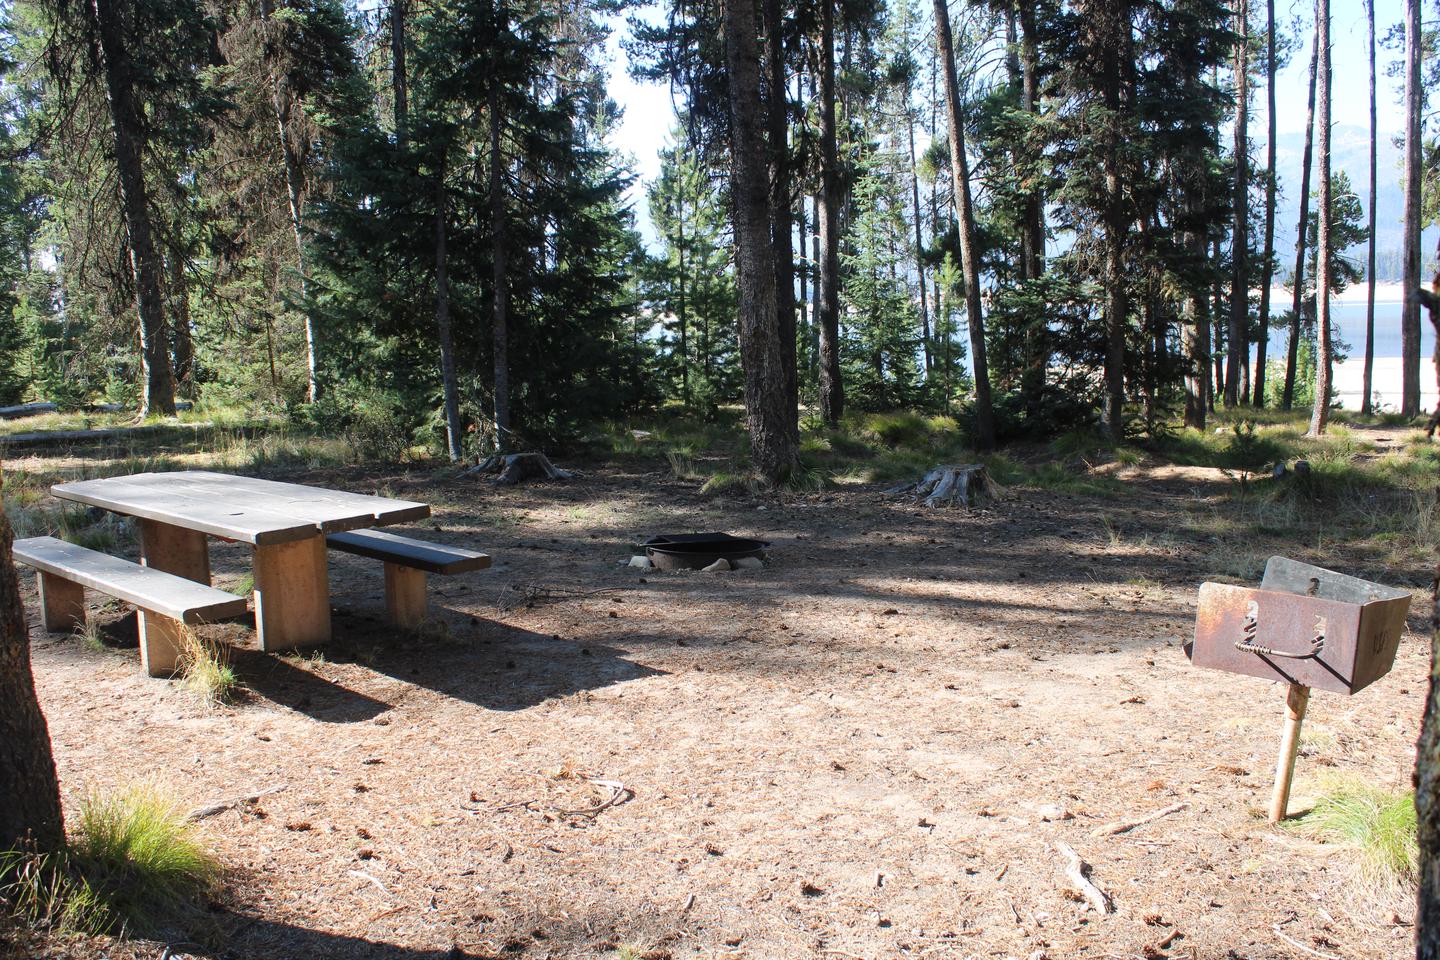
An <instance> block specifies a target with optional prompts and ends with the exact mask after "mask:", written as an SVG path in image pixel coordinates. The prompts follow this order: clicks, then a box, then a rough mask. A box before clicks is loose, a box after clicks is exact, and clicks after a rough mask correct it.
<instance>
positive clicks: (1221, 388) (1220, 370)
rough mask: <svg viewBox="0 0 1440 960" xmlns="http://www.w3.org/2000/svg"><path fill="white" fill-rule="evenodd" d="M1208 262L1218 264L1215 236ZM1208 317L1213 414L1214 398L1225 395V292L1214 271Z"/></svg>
mask: <svg viewBox="0 0 1440 960" xmlns="http://www.w3.org/2000/svg"><path fill="white" fill-rule="evenodd" d="M1210 262H1211V263H1219V262H1220V238H1219V237H1218V236H1217V237H1215V238H1214V239H1213V240H1211V241H1210ZM1210 317H1211V323H1212V326H1211V328H1210V360H1211V363H1212V365H1213V366H1214V367H1215V376H1214V378H1213V381H1212V378H1211V377H1210V372H1209V371H1208V370H1207V371H1206V373H1205V379H1206V389H1208V390H1209V391H1210V398H1209V404H1210V412H1211V413H1214V412H1215V398H1216V397H1221V396H1224V395H1225V358H1224V357H1222V356H1221V355H1220V348H1221V345H1222V344H1223V343H1224V342H1225V328H1226V322H1225V291H1224V284H1223V283H1222V282H1221V279H1220V271H1219V270H1216V271H1215V274H1214V279H1213V281H1212V282H1211V285H1210Z"/></svg>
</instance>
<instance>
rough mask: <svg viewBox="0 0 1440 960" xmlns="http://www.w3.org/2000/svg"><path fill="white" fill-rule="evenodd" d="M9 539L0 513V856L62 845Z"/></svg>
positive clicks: (59, 815) (57, 799)
mask: <svg viewBox="0 0 1440 960" xmlns="http://www.w3.org/2000/svg"><path fill="white" fill-rule="evenodd" d="M13 540H14V534H13V533H12V532H11V529H10V519H9V517H7V516H6V515H5V513H4V510H3V508H0V851H5V850H19V849H26V848H29V849H34V850H38V851H51V850H59V849H60V848H61V847H63V846H64V844H65V820H64V816H63V814H62V812H61V809H60V785H59V782H58V780H57V779H56V776H55V758H54V756H53V755H52V754H51V752H50V731H49V729H48V728H47V727H46V725H45V714H44V713H42V712H41V710H40V702H39V701H38V700H37V699H36V698H35V678H34V675H33V674H32V673H31V672H30V628H29V626H28V625H27V624H26V622H25V606H24V604H23V603H22V602H21V600H20V581H19V578H17V577H16V575H15V563H14V557H13V554H12V553H11V543H12V541H13Z"/></svg>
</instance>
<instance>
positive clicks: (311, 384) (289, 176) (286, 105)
mask: <svg viewBox="0 0 1440 960" xmlns="http://www.w3.org/2000/svg"><path fill="white" fill-rule="evenodd" d="M260 14H261V16H262V17H263V18H264V20H265V23H266V26H267V27H269V28H271V29H273V28H274V19H273V14H274V4H273V3H271V2H270V0H265V2H264V3H262V4H261V6H260ZM271 46H272V47H273V44H272V45H271ZM268 59H269V63H268V64H267V66H268V67H269V69H270V104H271V107H272V109H273V110H274V113H275V129H276V133H277V135H278V142H279V144H280V157H281V160H282V162H283V164H284V166H285V198H286V202H287V203H288V204H289V207H290V230H291V233H292V234H293V235H294V237H295V273H296V276H297V277H298V278H299V281H300V302H301V303H302V304H304V306H303V307H302V309H303V310H304V312H305V400H306V402H307V403H314V402H315V400H316V399H317V398H318V397H319V396H320V383H319V380H318V379H317V377H316V372H315V318H314V317H313V316H312V315H311V313H310V302H309V280H308V278H307V276H306V273H305V235H304V229H303V215H304V209H305V173H304V171H303V170H302V169H301V168H300V157H299V155H298V154H297V153H296V152H295V145H294V144H293V143H292V142H291V138H290V114H291V107H292V105H293V101H292V98H291V96H290V84H289V80H288V78H287V77H286V75H285V66H284V64H283V62H281V61H280V59H279V58H278V56H272V57H270V58H268Z"/></svg>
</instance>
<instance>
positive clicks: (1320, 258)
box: [1309, 0, 1349, 436]
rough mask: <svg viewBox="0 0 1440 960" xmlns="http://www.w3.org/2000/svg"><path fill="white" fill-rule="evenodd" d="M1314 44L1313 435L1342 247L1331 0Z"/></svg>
mask: <svg viewBox="0 0 1440 960" xmlns="http://www.w3.org/2000/svg"><path fill="white" fill-rule="evenodd" d="M1315 44H1316V49H1317V50H1318V51H1319V61H1318V65H1317V67H1316V72H1317V73H1318V75H1319V92H1318V93H1317V98H1318V102H1319V106H1320V115H1319V117H1318V123H1319V130H1318V131H1317V132H1316V154H1317V158H1316V162H1317V163H1318V164H1319V167H1320V169H1319V175H1320V189H1319V191H1318V193H1317V194H1316V206H1317V207H1318V213H1319V216H1318V218H1317V220H1318V223H1317V224H1316V229H1315V259H1316V263H1317V264H1318V266H1317V268H1316V270H1315V317H1316V324H1315V326H1316V338H1317V341H1318V346H1319V355H1318V357H1317V358H1316V366H1315V407H1314V410H1313V411H1312V413H1311V414H1310V431H1309V435H1310V436H1319V435H1320V434H1322V433H1324V432H1325V426H1326V424H1327V423H1328V422H1329V420H1330V372H1331V369H1330V368H1331V340H1330V296H1331V287H1332V286H1333V285H1334V277H1333V275H1332V271H1331V270H1330V263H1331V257H1332V256H1333V255H1334V254H1337V253H1339V251H1340V250H1342V249H1343V247H1341V246H1339V245H1338V244H1336V243H1335V242H1334V241H1335V238H1333V237H1332V235H1331V226H1332V224H1333V222H1334V220H1335V210H1334V207H1333V206H1332V202H1331V198H1332V196H1333V192H1332V188H1333V187H1334V184H1333V183H1332V182H1331V178H1330V101H1331V97H1330V0H1315ZM1346 192H1347V193H1348V192H1349V191H1348V190H1347V191H1346ZM1337 292H1338V291H1337Z"/></svg>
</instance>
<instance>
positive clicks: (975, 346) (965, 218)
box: [935, 0, 995, 450]
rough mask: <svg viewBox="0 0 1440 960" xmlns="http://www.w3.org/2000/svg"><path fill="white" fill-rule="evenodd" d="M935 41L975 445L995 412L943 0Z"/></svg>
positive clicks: (990, 438)
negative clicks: (946, 119)
mask: <svg viewBox="0 0 1440 960" xmlns="http://www.w3.org/2000/svg"><path fill="white" fill-rule="evenodd" d="M935 44H936V48H937V50H938V51H939V55H940V67H941V69H942V70H943V71H944V72H945V105H946V108H947V109H946V113H947V114H948V116H949V133H950V177H951V180H952V181H953V182H954V185H955V215H956V216H957V217H958V218H959V221H960V272H961V274H962V275H963V276H964V282H965V319H966V321H967V326H968V327H969V328H970V372H971V374H972V375H973V376H974V379H975V438H974V440H975V446H976V447H977V448H979V449H981V450H988V449H990V448H991V447H993V446H995V413H994V410H993V409H992V408H991V405H990V370H989V367H988V366H987V364H986V363H985V319H984V317H983V316H982V314H981V310H982V304H981V300H980V251H979V250H977V249H976V247H977V246H978V245H979V244H978V240H977V238H976V235H975V205H974V200H973V198H972V197H971V195H970V170H969V166H970V164H969V161H968V160H967V158H966V156H965V126H964V118H963V116H962V115H961V112H960V82H959V80H958V78H957V77H956V74H955V41H954V39H953V38H952V37H951V34H950V11H949V9H948V8H947V7H946V5H945V0H935Z"/></svg>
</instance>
